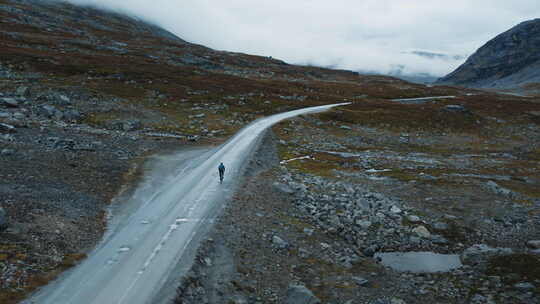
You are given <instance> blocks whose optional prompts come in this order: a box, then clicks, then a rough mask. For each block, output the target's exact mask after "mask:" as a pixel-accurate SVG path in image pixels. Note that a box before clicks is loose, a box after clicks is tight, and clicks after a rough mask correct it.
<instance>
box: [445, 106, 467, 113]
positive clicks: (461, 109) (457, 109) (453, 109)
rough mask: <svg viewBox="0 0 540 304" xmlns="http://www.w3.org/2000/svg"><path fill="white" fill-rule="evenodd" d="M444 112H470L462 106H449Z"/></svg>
mask: <svg viewBox="0 0 540 304" xmlns="http://www.w3.org/2000/svg"><path fill="white" fill-rule="evenodd" d="M444 110H446V111H449V112H462V113H464V112H468V110H467V109H466V108H465V107H464V106H462V105H447V106H445V107H444Z"/></svg>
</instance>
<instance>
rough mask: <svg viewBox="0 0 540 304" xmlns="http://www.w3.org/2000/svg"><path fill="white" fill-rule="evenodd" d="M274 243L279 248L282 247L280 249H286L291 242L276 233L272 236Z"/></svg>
mask: <svg viewBox="0 0 540 304" xmlns="http://www.w3.org/2000/svg"><path fill="white" fill-rule="evenodd" d="M272 243H273V244H274V245H276V247H277V248H280V249H285V248H287V247H289V243H287V242H286V241H284V240H283V239H282V238H280V237H279V236H277V235H274V236H273V237H272Z"/></svg>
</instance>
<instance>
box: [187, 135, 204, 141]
mask: <svg viewBox="0 0 540 304" xmlns="http://www.w3.org/2000/svg"><path fill="white" fill-rule="evenodd" d="M200 138H201V137H200V136H199V135H189V136H188V138H187V139H188V140H189V141H198V140H199V139H200Z"/></svg>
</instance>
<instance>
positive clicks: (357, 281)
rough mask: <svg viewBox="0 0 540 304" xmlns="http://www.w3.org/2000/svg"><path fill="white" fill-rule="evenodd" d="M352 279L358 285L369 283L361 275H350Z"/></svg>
mask: <svg viewBox="0 0 540 304" xmlns="http://www.w3.org/2000/svg"><path fill="white" fill-rule="evenodd" d="M352 279H353V281H354V282H355V283H356V284H358V285H359V286H366V285H367V283H369V281H368V280H366V279H364V278H362V277H352Z"/></svg>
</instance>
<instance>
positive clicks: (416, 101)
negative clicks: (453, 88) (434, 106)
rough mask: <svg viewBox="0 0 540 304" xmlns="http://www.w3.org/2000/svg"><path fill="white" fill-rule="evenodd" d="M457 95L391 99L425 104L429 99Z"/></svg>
mask: <svg viewBox="0 0 540 304" xmlns="http://www.w3.org/2000/svg"><path fill="white" fill-rule="evenodd" d="M452 98H456V96H431V97H420V98H402V99H391V101H395V102H399V103H403V104H423V103H426V102H429V101H433V100H437V99H452Z"/></svg>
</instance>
